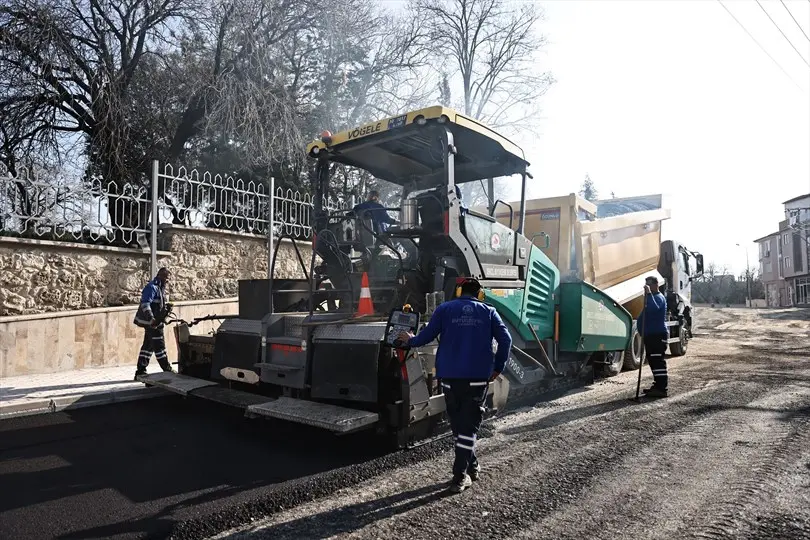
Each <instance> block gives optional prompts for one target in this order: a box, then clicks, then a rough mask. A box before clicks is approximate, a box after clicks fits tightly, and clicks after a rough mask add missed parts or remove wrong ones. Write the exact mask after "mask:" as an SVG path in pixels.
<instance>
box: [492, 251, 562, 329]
mask: <svg viewBox="0 0 810 540" xmlns="http://www.w3.org/2000/svg"><path fill="white" fill-rule="evenodd" d="M559 285H560V271H559V270H557V267H556V266H554V263H552V262H551V259H549V258H548V257H547V256H546V255H545V253H543V252H542V251H540V249H538V248H537V247H535V246H532V249H531V254H530V255H529V265H528V268H527V272H526V289H525V290H523V289H486V290H485V291H484V292H485V294H486V301H487V302H488V303H489V304H491V305H492V306H493V307H495V309H497V310H498V314H499V315H500V316H501V317H502V318H503V319H504V320H506V321H509V323H510V324H511V325H512V326H514V327H515V328H516V329H517V331H518V333H520V336H521V337H522V338H523V339H524V340H526V341H529V342H534V336H533V335H532V331H531V329H529V324H531V325H532V327H533V328H534V331H535V332H537V337H539V338H540V339H548V338H551V337H553V336H554V304H555V302H556V296H555V293H556V291H557V288H558V287H559Z"/></svg>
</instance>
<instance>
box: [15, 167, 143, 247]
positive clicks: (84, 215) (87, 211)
mask: <svg viewBox="0 0 810 540" xmlns="http://www.w3.org/2000/svg"><path fill="white" fill-rule="evenodd" d="M149 205H150V198H149V193H148V190H147V189H146V188H145V187H138V186H134V185H125V186H118V185H117V184H116V183H115V182H110V183H102V182H101V180H100V179H94V180H93V181H92V182H90V183H85V182H82V181H80V180H78V179H71V178H68V177H63V176H60V175H58V174H52V173H49V172H48V171H44V170H38V169H34V170H31V169H27V168H23V167H21V168H19V169H18V170H17V173H16V174H15V175H12V174H10V173H9V172H8V170H6V169H4V168H3V167H2V166H0V234H2V235H5V236H24V237H32V238H41V239H52V240H69V241H77V242H86V243H112V242H114V241H115V240H116V239H118V240H120V241H121V242H123V243H125V244H138V243H143V239H144V238H145V235H146V233H147V232H148V231H149V217H148V212H147V211H148V208H149Z"/></svg>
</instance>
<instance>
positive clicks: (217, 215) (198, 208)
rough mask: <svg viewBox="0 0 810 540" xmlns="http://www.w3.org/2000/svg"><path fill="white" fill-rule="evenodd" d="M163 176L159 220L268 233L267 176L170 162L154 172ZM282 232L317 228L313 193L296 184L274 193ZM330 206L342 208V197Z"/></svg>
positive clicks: (307, 232) (303, 233) (298, 234)
mask: <svg viewBox="0 0 810 540" xmlns="http://www.w3.org/2000/svg"><path fill="white" fill-rule="evenodd" d="M153 177H154V179H155V180H156V181H157V197H158V215H159V218H160V219H159V223H177V224H183V225H186V226H190V227H201V228H211V229H224V230H231V231H235V232H244V233H253V234H261V235H266V234H267V224H268V222H269V220H268V217H269V216H268V204H269V201H270V199H271V197H270V194H269V191H270V190H269V188H268V187H266V186H265V184H263V183H261V182H253V181H248V182H245V181H243V180H242V179H241V178H235V177H233V176H230V175H221V174H211V173H209V172H203V173H200V172H199V171H197V170H196V169H191V170H187V169H186V168H185V167H179V168H178V169H177V170H176V172H175V169H174V167H172V166H171V165H169V164H166V165H164V166H163V168H162V170H161V169H160V168H159V167H158V168H157V169H156V170H155V171H154V172H153ZM272 199H273V210H274V214H273V222H274V226H275V229H276V230H275V233H276V236H279V235H280V234H281V233H282V232H283V233H284V235H285V236H292V237H294V238H309V237H310V236H311V234H312V223H311V217H312V207H313V203H312V197H311V196H310V194H309V193H301V192H299V191H296V190H292V189H283V188H277V189H275V190H274V193H273V197H272ZM323 204H324V206H325V207H327V208H330V209H333V210H335V209H340V208H343V205H342V204H341V203H340V202H338V201H333V200H328V199H326V198H324V199H323Z"/></svg>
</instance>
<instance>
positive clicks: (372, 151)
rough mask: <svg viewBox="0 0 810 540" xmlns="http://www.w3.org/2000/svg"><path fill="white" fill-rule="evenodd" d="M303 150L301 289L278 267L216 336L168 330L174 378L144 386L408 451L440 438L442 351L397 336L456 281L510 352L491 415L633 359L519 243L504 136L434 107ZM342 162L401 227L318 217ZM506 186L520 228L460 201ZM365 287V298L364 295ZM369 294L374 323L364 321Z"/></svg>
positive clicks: (597, 302)
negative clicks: (611, 361)
mask: <svg viewBox="0 0 810 540" xmlns="http://www.w3.org/2000/svg"><path fill="white" fill-rule="evenodd" d="M307 153H308V155H309V157H310V158H311V159H312V160H314V168H313V171H314V172H313V174H312V176H311V191H312V194H313V200H314V201H315V202H314V208H313V210H312V211H313V214H312V223H313V239H312V248H313V249H312V251H313V253H312V257H311V258H310V260H309V261H305V260H304V258H302V257H299V260H300V261H301V263H302V265H303V266H306V268H302V270H303V272H304V274H305V275H306V279H304V280H278V279H272V270H271V279H267V280H242V281H240V282H239V314H238V315H237V316H235V317H231V318H228V319H226V320H224V321H223V322H222V324H221V325H220V326H219V328H218V329H217V331H216V332H215V333H214V335H213V336H195V335H193V334H192V333H191V332H190V331H189V324H185V323H183V324H180V325H178V326H176V327H175V333H176V336H177V341H178V349H179V351H180V352H179V356H180V357H179V362H178V363H179V370H178V371H179V372H178V373H177V374H173V373H156V374H151V375H146V376H143V377H142V378H141V379H140V380H141V381H142V382H144V383H146V384H148V385H154V386H159V387H162V388H164V389H167V390H170V391H172V392H176V393H179V394H182V395H186V396H194V397H199V398H203V399H209V400H213V401H218V402H220V403H225V404H228V405H232V406H238V407H241V408H243V409H244V411H245V414H246V415H247V416H251V417H270V418H275V419H280V420H285V421H290V422H296V423H301V424H307V425H310V426H316V427H319V428H322V429H326V430H329V431H332V432H335V433H350V432H356V431H360V430H366V429H373V430H376V431H377V433H379V434H380V435H382V436H388V437H391V439H392V441H393V442H394V443H395V444H396V445H397V446H399V447H404V446H407V445H409V444H412V443H413V442H415V441H418V440H422V439H424V438H426V437H429V436H431V435H433V434H435V432H436V430H437V429H441V427H440V426H441V423H442V418H443V416H444V414H443V413H444V410H445V406H444V396H443V395H442V393H441V385H440V384H438V381H436V380H435V377H434V373H435V370H434V360H435V351H436V344H433V345H432V346H429V347H424V348H420V349H418V350H416V349H414V350H408V351H405V350H402V349H398V348H397V347H396V346H395V345H396V344H395V343H394V339H395V337H396V336H397V335H398V333H399V331H401V330H403V329H409V330H413V331H418V330H419V328H420V327H421V326H422V325H424V324H426V323H427V321H428V319H429V317H430V315H431V313H432V312H433V310H434V309H435V307H436V306H437V305H439V304H440V303H441V302H443V301H445V300H449V299H451V298H452V297H453V296H454V293H455V289H456V283H457V279H458V278H460V277H474V278H476V279H478V280H479V281H480V282H481V284H482V286H483V287H484V290H485V298H486V300H485V301H486V302H488V303H490V304H491V305H492V306H494V307H495V308H496V309H497V310H498V312H499V313H500V315H501V317H502V318H503V319H504V322H505V323H506V324H507V326H508V328H509V330H510V332H511V334H512V337H513V341H514V344H513V347H512V350H511V351H510V354H509V359H508V361H507V365H506V369H505V370H504V373H503V374H502V375H501V376H500V377H499V378H498V379H496V380H495V381H493V383H491V385H490V389H489V396H488V405H489V407H490V408H491V409H493V410H502V409H504V408H505V407H507V404H515V403H521V402H525V401H526V400H528V399H532V400H533V399H537V397H538V396H539V395H541V394H543V393H546V392H548V391H551V390H555V389H562V388H566V387H572V386H576V385H579V384H582V383H583V382H585V383H587V382H588V381H589V380H592V378H593V364H594V362H595V361H597V362H598V360H599V358H601V357H602V356H603V355H605V354H609V353H610V352H612V351H623V350H624V349H625V348H626V346H627V344H628V341H629V338H630V331H631V327H632V317H631V316H630V314H629V313H628V312H627V311H626V310H625V309H624V308H623V307H622V306H620V305H618V304H617V303H616V302H614V301H613V300H612V299H611V298H610V297H608V296H607V295H606V294H605V293H603V292H602V291H601V290H599V289H598V288H596V287H594V286H592V285H589V284H587V283H585V282H583V281H581V280H577V279H570V280H569V279H565V280H562V282H561V279H560V272H559V270H558V269H557V268H556V267H555V265H554V264H553V263H552V262H551V261H550V260H549V258H548V257H546V255H544V254H543V252H542V251H541V250H540V249H538V248H537V247H535V246H534V245H533V240H534V239H530V238H526V237H525V236H524V235H523V234H522V231H523V222H524V219H525V212H524V202H525V192H526V184H527V182H528V181H529V180H530V179H531V176H530V175H529V172H528V170H527V169H528V165H529V163H528V162H527V161H526V159H525V156H524V154H523V151H522V150H521V149H520V148H519V147H518V146H517V145H515V144H514V143H512V142H511V141H509V140H508V139H506V138H505V137H503V136H501V135H499V134H498V133H496V132H495V131H493V130H491V129H489V128H488V127H486V126H484V125H482V124H480V123H478V122H476V121H475V120H473V119H470V118H468V117H466V116H464V115H461V114H459V113H457V112H455V111H453V110H451V109H447V108H443V107H431V108H427V109H422V110H418V111H413V112H410V113H407V114H404V115H401V116H397V117H392V118H387V119H384V120H380V121H378V122H372V123H370V124H367V125H364V126H361V127H358V128H354V129H351V130H348V131H344V132H341V133H336V134H334V135H332V134H331V133H328V132H324V133H323V134H322V136H321V138H320V139H318V140H316V141H314V142H313V143H311V144H310V145H309V146H308V148H307ZM338 164H340V165H342V166H346V167H353V168H356V169H359V170H361V171H365V172H366V173H370V174H371V175H373V176H374V177H375V178H377V179H379V180H384V181H385V182H387V183H388V185H392V186H396V188H397V189H398V190H399V193H398V194H399V206H395V207H394V208H390V209H389V210H390V211H391V213H392V214H394V215H395V219H396V220H397V223H396V224H395V225H392V226H390V227H388V228H387V230H385V231H380V230H378V229H377V228H375V226H374V223H373V222H372V220H370V219H368V216H364V215H355V214H354V213H353V212H352V211H351V210H330V209H329V208H328V207H327V206H326V205H324V204H323V201H324V199H325V196H326V195H327V193H328V189H329V185H330V174H332V172H333V170H334V169H335V166H336V165H338ZM504 177H514V179H515V181H516V182H517V181H519V182H520V193H521V199H520V201H521V202H520V209H519V211H518V212H517V216H518V220H519V222H518V223H517V224H516V226H514V227H513V225H515V224H511V223H510V224H502V223H499V222H498V221H497V220H496V219H495V217H493V215H494V211H495V207H497V206H498V205H501V204H507V203H502V202H501V201H498V202H497V203H495V204H493V205H491V210H490V212H489V213H482V212H477V211H474V210H471V209H468V208H466V207H465V206H464V204H463V201H462V200H461V199H460V197H459V194H460V190H458V189H457V186H459V185H462V184H465V183H469V182H476V183H480V185H481V186H484V184H485V180H487V179H492V178H504ZM484 188H485V189H486V187H485V186H484ZM487 195H488V196H489V197H492V195H493V194H492V193H488V194H487ZM274 264H275V261H274ZM364 275H365V276H367V280H368V285H369V287H368V289H365V290H364V291H363V293H362V294H361V290H362V289H363V287H362V286H361V285H362V284H363V276H364ZM366 292H370V296H371V299H372V303H373V312H374V313H372V314H367V315H363V316H358V315H357V306H358V304H359V302H360V299H361V296H363V297H365V298H367V297H368V295H367V294H365V293H366ZM191 324H193V323H191ZM493 347H495V344H493Z"/></svg>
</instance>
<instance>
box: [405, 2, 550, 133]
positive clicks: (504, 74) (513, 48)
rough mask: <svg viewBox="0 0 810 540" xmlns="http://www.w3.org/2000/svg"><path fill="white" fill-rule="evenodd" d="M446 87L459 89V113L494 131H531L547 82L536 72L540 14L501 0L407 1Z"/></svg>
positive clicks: (529, 7) (541, 39)
mask: <svg viewBox="0 0 810 540" xmlns="http://www.w3.org/2000/svg"><path fill="white" fill-rule="evenodd" d="M411 8H412V10H413V12H414V14H415V17H414V19H415V20H419V21H420V24H421V25H422V27H423V29H424V30H425V32H426V33H427V35H428V37H429V39H430V43H431V45H432V48H433V52H434V54H435V56H436V57H437V58H438V59H439V62H440V65H441V66H442V67H443V68H444V69H447V70H449V77H450V81H451V82H452V81H453V80H454V79H457V80H458V81H459V82H460V86H461V94H462V95H461V100H460V108H461V110H462V111H463V112H464V113H465V114H467V115H468V116H472V117H473V118H475V119H477V120H479V121H481V122H484V123H486V124H488V125H491V126H494V127H497V128H512V129H514V128H518V127H519V128H522V129H532V127H533V123H534V120H535V119H536V115H537V113H538V112H539V109H538V100H539V98H540V97H542V96H543V95H544V94H545V93H546V91H547V90H548V88H549V86H550V85H551V84H552V82H553V78H552V77H551V75H550V74H549V73H544V72H542V71H541V70H538V65H537V56H536V53H537V51H538V50H539V49H541V48H542V47H543V46H544V45H545V43H546V41H545V38H544V37H542V36H541V35H539V34H538V33H537V25H538V23H539V21H540V20H541V19H542V13H541V12H540V10H539V9H538V8H537V7H536V4H534V3H525V4H522V5H514V4H512V3H510V2H508V1H506V0H413V1H412V4H411Z"/></svg>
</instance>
